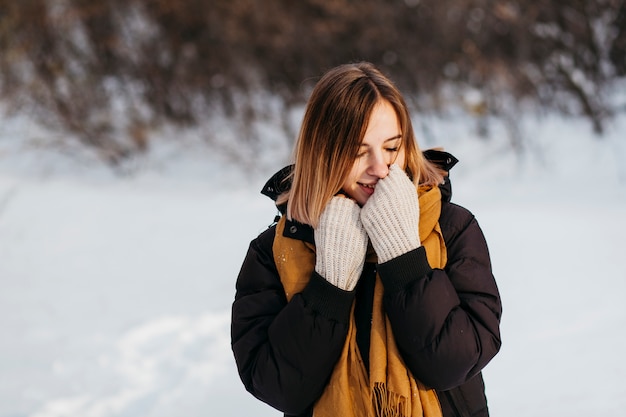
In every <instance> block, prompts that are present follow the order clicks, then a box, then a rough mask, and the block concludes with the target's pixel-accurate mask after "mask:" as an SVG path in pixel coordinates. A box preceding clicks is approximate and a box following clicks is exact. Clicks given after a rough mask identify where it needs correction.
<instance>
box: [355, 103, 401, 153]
mask: <svg viewBox="0 0 626 417" xmlns="http://www.w3.org/2000/svg"><path fill="white" fill-rule="evenodd" d="M401 133H402V132H401V129H400V121H399V120H398V116H397V114H396V111H395V109H394V108H393V106H392V105H391V104H389V102H387V101H381V102H379V103H378V104H376V106H374V108H373V109H372V113H371V114H370V118H369V121H368V124H367V129H366V130H365V135H364V136H363V140H362V141H361V146H367V145H375V144H379V143H384V142H387V141H390V140H395V139H400V138H401Z"/></svg>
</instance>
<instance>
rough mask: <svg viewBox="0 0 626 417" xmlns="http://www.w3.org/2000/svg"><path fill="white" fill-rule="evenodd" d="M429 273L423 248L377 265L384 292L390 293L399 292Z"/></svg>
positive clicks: (429, 269)
mask: <svg viewBox="0 0 626 417" xmlns="http://www.w3.org/2000/svg"><path fill="white" fill-rule="evenodd" d="M431 271H432V268H431V267H430V265H429V264H428V259H427V258H426V249H425V248H424V247H423V246H420V247H419V248H417V249H414V250H412V251H410V252H407V253H405V254H403V255H400V256H398V257H397V258H393V259H391V260H389V261H387V262H385V263H382V264H380V265H378V272H379V274H380V279H381V281H382V282H383V285H384V286H385V291H386V292H390V293H391V292H396V291H401V290H402V289H404V288H405V287H406V286H407V285H409V284H411V283H412V282H414V281H416V280H418V279H420V278H422V277H424V276H427V275H429V274H430V273H431Z"/></svg>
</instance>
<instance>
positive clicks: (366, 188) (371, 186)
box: [357, 182, 376, 195]
mask: <svg viewBox="0 0 626 417" xmlns="http://www.w3.org/2000/svg"><path fill="white" fill-rule="evenodd" d="M357 184H359V186H360V187H361V189H362V190H363V191H364V192H365V193H367V194H368V195H372V194H374V189H375V188H376V184H363V183H362V182H358V183H357Z"/></svg>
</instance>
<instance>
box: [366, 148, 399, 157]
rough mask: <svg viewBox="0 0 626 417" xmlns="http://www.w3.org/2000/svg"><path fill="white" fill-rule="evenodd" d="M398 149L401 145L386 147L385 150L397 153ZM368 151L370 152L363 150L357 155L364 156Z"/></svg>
mask: <svg viewBox="0 0 626 417" xmlns="http://www.w3.org/2000/svg"><path fill="white" fill-rule="evenodd" d="M398 149H400V147H399V146H395V147H393V148H385V151H387V152H389V153H395V152H398ZM368 153H369V152H368V151H366V152H362V153H360V154H358V155H357V156H356V157H357V158H363V157H364V156H365V155H367V154H368Z"/></svg>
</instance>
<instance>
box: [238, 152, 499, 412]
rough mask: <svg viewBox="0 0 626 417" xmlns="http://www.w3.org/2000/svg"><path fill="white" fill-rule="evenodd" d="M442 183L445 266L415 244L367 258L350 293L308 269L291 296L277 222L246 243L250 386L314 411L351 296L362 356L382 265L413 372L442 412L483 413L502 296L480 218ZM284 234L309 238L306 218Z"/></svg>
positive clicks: (241, 279)
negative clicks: (382, 258) (373, 260)
mask: <svg viewBox="0 0 626 417" xmlns="http://www.w3.org/2000/svg"><path fill="white" fill-rule="evenodd" d="M427 156H429V157H430V158H431V159H432V158H433V157H442V156H443V157H444V159H448V163H449V165H450V166H448V168H449V167H451V165H454V163H455V162H456V160H454V159H450V158H453V157H451V155H449V154H445V153H437V154H434V155H433V154H431V155H427ZM286 172H287V171H286V170H283V171H281V172H279V173H278V174H277V176H278V177H277V176H275V177H274V178H273V179H272V180H270V181H269V182H268V183H267V184H266V186H265V188H264V190H263V193H264V194H267V195H269V196H271V197H275V196H276V195H277V194H279V193H280V192H281V190H280V189H279V186H280V184H281V181H280V180H281V177H283V176H284V175H285V174H286ZM441 188H442V196H443V204H442V210H441V216H440V219H439V224H440V226H441V228H442V232H443V236H444V240H445V242H446V247H447V251H448V263H447V265H446V267H445V269H444V270H440V269H431V268H430V266H429V265H428V262H427V260H426V254H425V251H424V248H423V247H420V248H418V249H416V250H414V251H412V252H409V253H407V254H404V255H402V256H400V257H398V258H395V259H392V260H390V261H388V262H386V263H384V264H381V265H375V264H366V265H365V267H364V268H363V274H362V276H361V279H360V280H359V283H358V285H357V287H356V288H355V290H354V291H350V292H349V291H343V290H341V289H339V288H337V287H335V286H333V285H331V284H329V283H327V282H326V281H325V280H324V279H323V278H322V277H321V276H319V275H318V274H316V273H315V272H314V273H313V275H312V277H311V280H310V282H309V283H308V285H307V286H306V287H305V289H304V290H303V291H302V292H301V293H300V294H296V295H295V296H294V297H293V298H292V300H291V301H290V302H289V303H287V300H286V298H285V293H284V290H283V287H282V284H281V282H280V278H279V276H278V273H277V271H276V267H275V265H274V258H273V254H272V244H273V241H274V235H275V226H271V227H270V228H268V229H267V230H266V231H265V232H263V233H261V234H260V235H259V236H258V237H257V238H256V239H255V240H253V241H252V242H251V244H250V247H249V250H248V253H247V255H246V257H245V259H244V262H243V265H242V267H241V271H240V273H239V276H238V279H237V284H236V295H235V301H234V303H233V306H232V323H231V338H232V349H233V353H234V355H235V360H236V362H237V367H238V371H239V374H240V377H241V380H242V381H243V383H244V385H245V387H246V389H247V390H248V391H249V392H250V393H252V394H253V395H254V396H255V397H257V398H258V399H260V400H262V401H264V402H266V403H267V404H269V405H271V406H273V407H274V408H276V409H278V410H281V411H282V412H284V413H285V416H310V415H311V413H312V407H313V404H314V403H315V401H316V400H317V399H318V398H319V397H320V395H321V394H322V391H323V390H324V387H325V386H326V384H327V383H328V380H329V378H330V375H331V373H332V370H333V367H334V366H335V363H336V362H337V360H338V358H339V356H340V353H341V350H342V348H343V345H344V343H345V338H346V335H347V330H348V318H349V315H350V309H351V306H352V304H353V303H356V304H355V319H356V326H357V342H358V345H359V348H360V350H361V352H362V357H363V359H364V360H366V361H367V358H368V354H367V352H368V351H369V333H370V332H369V330H370V328H369V326H370V319H371V302H372V297H373V286H374V279H375V274H376V272H378V273H379V274H380V277H381V280H382V282H383V285H384V288H385V295H384V307H385V311H386V313H387V316H388V317H389V320H390V322H391V324H392V327H393V331H394V336H395V338H396V343H397V345H398V349H399V351H400V354H401V355H402V358H403V359H404V362H405V363H406V365H407V367H408V368H409V369H410V370H411V372H412V373H413V375H414V376H415V377H416V378H417V379H419V380H420V381H422V382H423V383H424V384H426V385H428V386H430V387H432V388H435V389H436V391H437V394H438V397H439V401H440V403H441V406H442V410H443V415H444V417H457V416H458V417H470V416H471V417H479V416H480V417H483V416H488V415H489V413H488V409H487V400H486V398H485V389H484V385H483V378H482V374H481V370H482V369H483V367H484V366H485V365H486V364H487V363H488V362H489V361H490V360H491V359H492V358H493V357H494V355H495V354H496V353H497V352H498V350H499V349H500V343H501V342H500V330H499V325H500V316H501V303H500V296H499V293H498V289H497V286H496V283H495V280H494V278H493V275H492V273H491V263H490V258H489V253H488V249H487V244H486V242H485V239H484V237H483V233H482V231H481V229H480V227H479V226H478V223H477V222H476V220H475V218H474V216H473V215H472V214H471V213H470V212H469V211H468V210H466V209H464V208H462V207H460V206H458V205H455V204H453V203H451V202H450V195H451V192H450V183H449V180H448V179H446V183H445V184H444V185H442V186H441ZM282 208H284V207H282ZM285 235H286V236H288V237H291V238H296V239H302V240H305V241H308V242H311V243H314V237H313V230H312V228H311V227H310V226H307V225H303V224H299V223H295V222H287V224H286V227H285ZM366 365H368V364H367V362H366Z"/></svg>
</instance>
